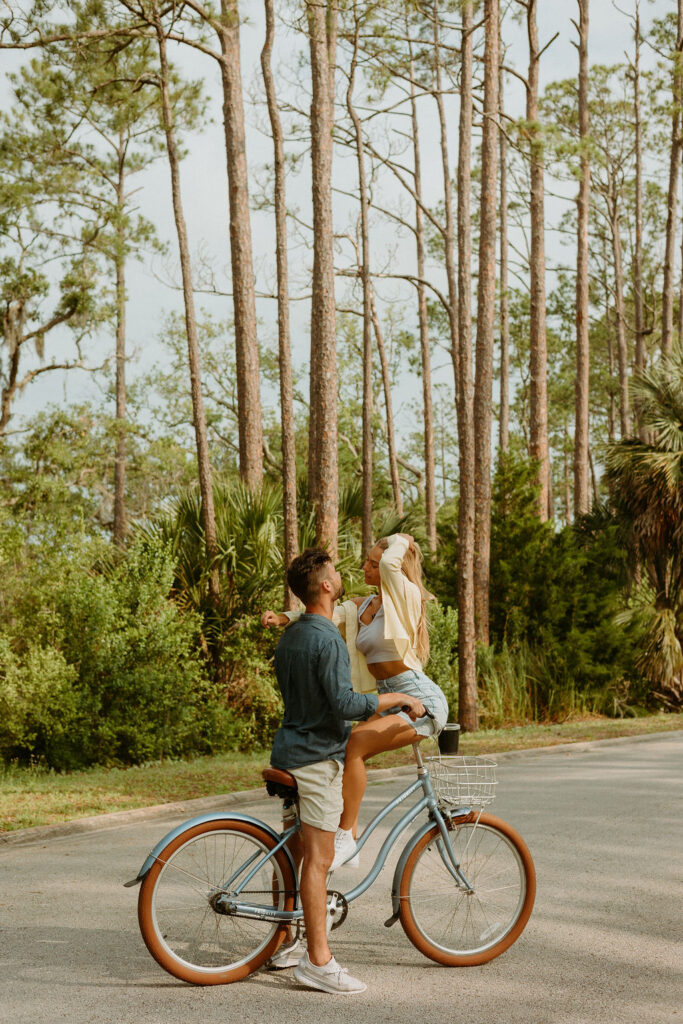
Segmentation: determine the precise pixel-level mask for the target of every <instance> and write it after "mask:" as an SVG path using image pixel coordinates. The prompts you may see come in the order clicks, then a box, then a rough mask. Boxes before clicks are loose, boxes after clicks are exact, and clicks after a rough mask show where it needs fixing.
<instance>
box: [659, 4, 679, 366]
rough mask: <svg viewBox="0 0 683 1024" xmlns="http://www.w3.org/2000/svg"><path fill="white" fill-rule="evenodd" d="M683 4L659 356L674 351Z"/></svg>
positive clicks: (676, 67)
mask: <svg viewBox="0 0 683 1024" xmlns="http://www.w3.org/2000/svg"><path fill="white" fill-rule="evenodd" d="M682 62H683V0H678V20H677V25H676V53H675V56H674V67H673V75H672V100H673V113H672V115H671V157H670V160H669V193H668V199H667V208H666V243H665V247H664V280H663V284H662V352H664V353H665V354H669V353H670V352H671V349H672V347H673V319H674V270H675V268H674V263H675V256H674V251H675V247H676V226H677V225H676V207H677V203H678V172H679V167H680V162H681V100H682V99H683V88H682V86H683V67H681V63H682Z"/></svg>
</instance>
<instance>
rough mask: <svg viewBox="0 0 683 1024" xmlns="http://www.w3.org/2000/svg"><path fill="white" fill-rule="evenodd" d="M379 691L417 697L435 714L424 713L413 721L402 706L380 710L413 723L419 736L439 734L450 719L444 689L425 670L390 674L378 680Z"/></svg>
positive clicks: (410, 670) (383, 713) (382, 712)
mask: <svg viewBox="0 0 683 1024" xmlns="http://www.w3.org/2000/svg"><path fill="white" fill-rule="evenodd" d="M377 692H378V693H405V694H407V695H408V696H409V697H417V698H418V700H421V701H422V703H423V704H424V706H425V708H426V709H427V710H428V711H431V713H432V714H433V715H434V718H433V719H431V718H428V717H427V715H423V716H422V718H418V719H417V720H416V721H414V722H413V720H412V719H411V717H410V715H409V714H408V713H407V712H405V711H401V709H400V707H395V708H389V710H388V711H380V715H382V716H384V715H398V716H399V718H403V719H405V721H406V722H407V723H408V725H412V727H413V729H414V730H415V732H416V733H417V734H418V736H438V735H439V733H440V732H441V730H442V729H443V727H444V725H445V724H446V722H447V721H448V701H447V700H446V698H445V697H444V695H443V691H442V690H441V688H440V687H438V686H437V685H436V683H435V682H434V681H433V680H431V679H430V678H429V676H426V675H425V674H424V672H416V671H415V669H412V668H411V669H408V671H407V672H400V673H399V675H397V676H390V677H389V678H388V679H378V680H377Z"/></svg>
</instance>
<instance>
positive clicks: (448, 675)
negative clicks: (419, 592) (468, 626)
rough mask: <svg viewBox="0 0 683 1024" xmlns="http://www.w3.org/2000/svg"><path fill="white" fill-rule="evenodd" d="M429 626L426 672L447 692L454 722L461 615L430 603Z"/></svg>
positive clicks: (455, 719) (456, 709)
mask: <svg viewBox="0 0 683 1024" xmlns="http://www.w3.org/2000/svg"><path fill="white" fill-rule="evenodd" d="M427 613H428V623H429V661H428V662H427V664H426V665H425V672H426V673H427V675H428V676H429V677H430V679H433V680H434V682H435V683H437V684H438V685H439V686H440V687H441V689H442V690H443V692H444V694H445V696H446V700H447V701H448V707H449V709H450V718H451V720H452V721H457V717H458V613H457V612H456V610H455V608H449V607H447V606H446V605H441V604H439V602H438V601H430V603H429V604H428V605H427Z"/></svg>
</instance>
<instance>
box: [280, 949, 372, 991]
mask: <svg viewBox="0 0 683 1024" xmlns="http://www.w3.org/2000/svg"><path fill="white" fill-rule="evenodd" d="M294 977H295V978H296V980H297V981H298V982H299V984H300V985H305V986H306V988H315V989H318V991H319V992H331V993H332V994H333V995H346V996H351V995H355V994H356V993H357V992H365V990H366V988H367V987H368V986H367V985H366V984H365V983H364V982H362V981H359V980H358V978H352V977H351V975H350V974H349V972H348V971H347V969H346V968H345V967H340V966H339V964H338V963H337V961H336V960H335V959H334V957H332V959H331V960H330V962H329V963H327V964H325V965H324V966H323V967H317V966H316V965H315V964H312V963H311V961H310V960H309V957H308V952H306V953H304V955H303V957H302V958H301V960H300V961H299V964H298V966H297V967H295V968H294Z"/></svg>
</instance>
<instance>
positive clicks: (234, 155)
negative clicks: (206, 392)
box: [219, 0, 263, 488]
mask: <svg viewBox="0 0 683 1024" xmlns="http://www.w3.org/2000/svg"><path fill="white" fill-rule="evenodd" d="M239 33H240V28H239V9H238V0H221V19H220V32H219V37H220V46H221V57H222V59H221V65H220V66H221V79H222V83H223V125H224V129H225V148H226V154H227V166H228V193H229V198H230V259H231V267H232V294H233V307H234V315H235V361H236V370H237V405H238V409H239V416H238V433H239V453H240V473H241V475H242V477H243V479H244V480H245V481H246V483H247V485H248V486H249V487H251V488H254V487H258V486H259V485H260V484H261V482H262V479H263V435H262V423H261V394H260V370H259V352H258V340H257V334H256V299H255V289H254V268H253V261H252V246H251V225H250V219H249V172H248V168H247V154H246V144H245V132H244V104H243V101H242V78H241V61H240V34H239Z"/></svg>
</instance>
